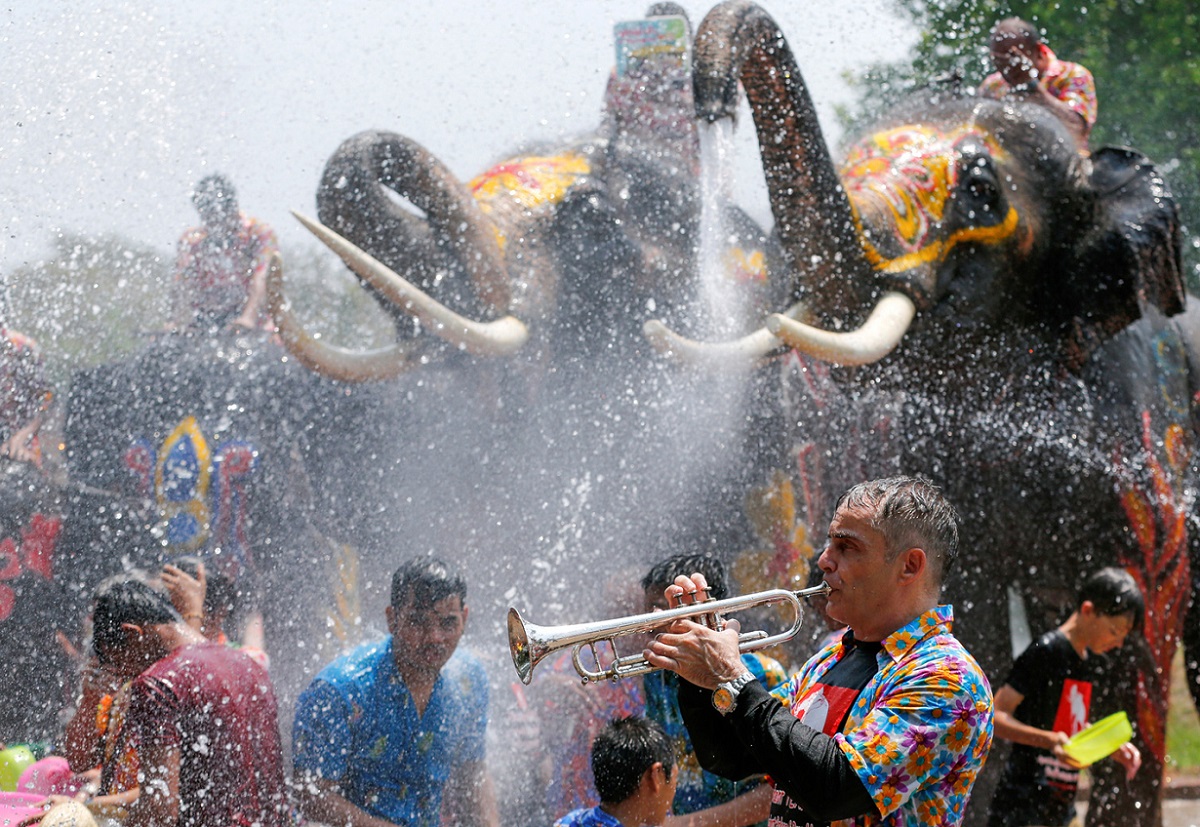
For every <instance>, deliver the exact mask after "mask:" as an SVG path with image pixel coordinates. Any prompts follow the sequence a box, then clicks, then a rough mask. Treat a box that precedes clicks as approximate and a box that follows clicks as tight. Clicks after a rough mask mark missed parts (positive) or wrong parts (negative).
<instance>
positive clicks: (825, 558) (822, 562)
mask: <svg viewBox="0 0 1200 827" xmlns="http://www.w3.org/2000/svg"><path fill="white" fill-rule="evenodd" d="M832 558H833V555H832V554H830V553H829V546H825V548H824V549H822V550H821V555H820V556H819V557H818V558H817V567H818V568H820V569H821V571H833V570H834V569H835V568H837V566H835V565H834V562H833V559H832Z"/></svg>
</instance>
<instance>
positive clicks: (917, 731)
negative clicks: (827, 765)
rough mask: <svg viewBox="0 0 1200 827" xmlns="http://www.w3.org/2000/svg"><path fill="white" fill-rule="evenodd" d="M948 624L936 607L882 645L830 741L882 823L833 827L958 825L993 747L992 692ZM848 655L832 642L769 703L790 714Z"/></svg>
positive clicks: (868, 818)
mask: <svg viewBox="0 0 1200 827" xmlns="http://www.w3.org/2000/svg"><path fill="white" fill-rule="evenodd" d="M953 619H954V617H953V610H952V609H951V608H950V607H949V606H938V607H937V608H935V609H931V610H930V611H928V612H926V613H925V614H923V615H921V616H920V617H919V618H917V619H916V620H914V621H912V622H911V623H909V624H908V625H907V626H904V627H902V628H900V629H898V630H896V631H895V632H893V633H892V634H891V635H889V636H888V637H887V638H885V639H884V641H883V648H882V650H881V651H880V653H879V672H878V673H877V674H876V675H875V677H874V678H872V679H871V681H870V682H868V683H867V685H866V686H865V687H864V688H863V690H862V692H861V693H860V694H859V696H858V699H857V701H855V703H854V705H853V706H852V708H851V710H850V714H849V717H848V718H847V720H846V724H845V726H844V728H843V730H842V732H839V733H837V734H836V735H835V736H834V738H835V740H836V741H837V744H838V746H839V747H840V748H841V750H842V753H843V754H844V755H845V756H846V758H847V759H848V760H849V761H850V764H851V766H852V767H853V768H854V771H855V772H856V773H857V774H858V777H859V778H860V779H861V780H862V782H863V786H865V787H866V789H867V791H868V792H869V793H870V795H871V797H872V798H873V799H874V801H875V804H876V806H877V807H878V808H879V812H880V813H882V817H880V816H877V815H874V814H869V815H864V816H859V817H857V818H854V819H847V820H845V821H839V822H834V824H839V825H852V824H853V825H862V827H866V826H867V825H876V824H884V825H899V824H905V825H956V824H959V823H961V821H962V818H963V811H964V809H965V807H966V805H967V800H968V797H969V795H970V792H971V787H972V786H973V785H974V783H975V776H976V775H977V774H978V772H979V770H980V768H982V766H983V762H984V759H985V758H986V757H987V753H988V750H989V749H990V747H991V744H992V690H991V687H990V686H989V685H988V682H987V678H986V677H985V676H984V674H983V671H982V670H981V669H980V668H979V665H978V664H977V663H976V662H975V659H974V658H973V657H971V655H970V653H968V652H967V650H966V649H964V648H963V646H962V644H961V643H959V642H958V640H957V639H956V638H955V637H954V636H953V634H951V631H950V627H951V624H952V623H953ZM845 652H846V649H845V647H844V646H843V643H842V640H840V639H839V640H837V641H834V642H833V643H832V644H830V645H829V646H827V647H826V648H825V649H823V650H822V651H821V652H819V653H818V654H817V655H816V656H814V657H813V658H812V659H810V660H809V661H808V663H806V664H805V666H804V668H803V669H802V670H801V671H800V672H799V673H797V674H796V675H795V676H794V677H793V678H792V680H791V682H790V683H789V684H788V685H787V687H786V688H783V689H782V690H777V691H776V692H775V693H774V694H775V695H776V697H778V698H780V700H781V701H783V703H784V704H785V705H790V704H791V702H792V701H794V700H796V699H798V698H800V697H802V696H803V695H804V692H805V689H806V688H807V687H808V686H809V685H810V684H811V683H814V682H816V681H818V680H820V678H821V677H822V676H823V675H825V674H826V673H827V672H828V671H829V670H830V669H831V668H832V667H833V666H834V664H836V663H837V662H838V661H839V660H841V658H842V657H843V655H844V654H845Z"/></svg>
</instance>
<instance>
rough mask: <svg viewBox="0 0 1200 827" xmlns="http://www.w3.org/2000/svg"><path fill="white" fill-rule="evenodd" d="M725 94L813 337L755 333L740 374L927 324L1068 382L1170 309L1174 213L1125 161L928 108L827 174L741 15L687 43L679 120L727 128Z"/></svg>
mask: <svg viewBox="0 0 1200 827" xmlns="http://www.w3.org/2000/svg"><path fill="white" fill-rule="evenodd" d="M739 82H740V83H741V84H742V85H743V86H744V88H745V90H746V95H747V97H748V98H749V101H750V104H751V108H752V111H753V115H754V121H755V126H756V128H757V130H758V134H759V143H760V149H761V154H762V161H763V167H764V172H765V174H766V181H767V187H768V190H769V192H770V199H771V205H772V211H773V213H774V216H775V219H776V233H777V234H778V236H779V239H780V241H781V244H782V246H783V249H784V252H785V255H786V258H787V260H788V263H789V265H790V267H791V275H790V282H791V283H790V285H789V287H790V289H791V291H792V292H793V293H794V294H795V295H796V296H797V297H798V298H800V299H801V300H802V301H803V303H804V306H805V310H806V311H807V314H808V318H809V319H810V320H811V321H812V322H813V323H814V326H812V327H809V326H806V325H804V324H802V323H800V322H797V321H794V320H793V319H791V318H788V316H787V315H776V316H772V317H770V318H768V319H767V320H766V323H765V328H766V329H767V330H769V331H770V332H771V333H772V334H774V335H775V336H776V337H778V339H769V338H766V337H763V336H762V335H761V334H760V336H759V338H758V340H757V341H758V343H759V344H760V345H761V346H760V347H759V349H758V350H757V351H756V352H755V354H754V355H755V356H763V355H766V354H767V353H769V352H770V351H771V349H772V348H773V347H776V346H778V345H779V344H780V342H781V341H782V342H783V343H786V344H787V345H789V346H791V347H795V348H796V349H798V350H800V351H802V352H806V353H809V354H811V355H813V356H815V357H817V358H820V359H825V360H828V361H830V362H833V363H836V364H842V365H856V364H866V363H871V362H878V361H879V360H880V359H882V358H883V357H884V356H886V355H887V354H889V353H891V352H892V350H893V349H895V348H896V347H897V345H899V344H900V342H901V340H902V339H903V337H904V335H905V333H906V332H907V330H908V327H909V325H910V324H911V323H912V319H913V316H914V314H916V313H918V312H920V313H922V314H923V315H924V316H925V317H926V318H925V319H924V320H923V321H922V322H921V323H920V324H919V325H918V327H917V328H915V329H914V331H915V330H918V329H929V328H930V327H931V326H932V325H934V324H935V320H937V319H944V320H949V323H950V324H952V325H953V329H954V330H955V332H956V333H957V334H959V335H960V336H961V335H962V334H964V333H968V332H970V331H971V330H973V329H986V330H987V331H989V332H990V333H994V331H996V330H997V329H1004V328H1009V329H1014V328H1022V327H1029V326H1033V327H1037V328H1039V329H1041V330H1044V331H1046V333H1044V334H1043V338H1047V339H1048V338H1051V337H1054V336H1056V335H1057V336H1059V337H1060V338H1061V339H1062V342H1061V344H1062V346H1063V347H1064V348H1068V349H1071V352H1070V353H1069V354H1068V356H1069V359H1070V361H1071V364H1073V365H1074V366H1075V367H1078V366H1079V365H1080V364H1082V360H1083V359H1084V358H1086V356H1087V354H1088V353H1090V352H1091V351H1092V350H1093V349H1094V347H1095V346H1096V345H1097V344H1098V343H1099V342H1100V341H1102V340H1104V339H1105V338H1108V337H1110V336H1111V335H1113V334H1114V333H1116V332H1117V331H1120V330H1122V329H1123V328H1125V327H1126V326H1127V325H1128V324H1129V323H1131V322H1132V321H1134V320H1136V319H1138V318H1139V317H1140V316H1141V306H1142V305H1143V304H1150V305H1153V306H1156V307H1158V308H1159V309H1160V310H1162V311H1163V312H1164V313H1166V314H1168V315H1170V314H1173V313H1177V312H1179V311H1180V310H1181V309H1182V307H1183V301H1184V296H1183V283H1182V277H1181V269H1180V260H1179V256H1178V252H1177V249H1175V248H1177V243H1178V240H1177V233H1178V221H1177V217H1176V214H1175V210H1174V206H1173V203H1172V202H1171V201H1170V199H1169V198H1167V197H1163V196H1164V195H1165V190H1164V188H1163V186H1162V183H1161V181H1160V180H1159V179H1158V178H1157V177H1156V176H1154V175H1153V173H1152V172H1151V171H1150V169H1149V164H1148V162H1146V161H1145V159H1144V158H1141V157H1140V156H1139V155H1138V154H1137V153H1134V152H1132V151H1128V150H1105V151H1101V152H1098V153H1095V154H1094V155H1093V156H1092V157H1090V158H1089V157H1086V156H1082V155H1080V154H1079V153H1078V152H1077V151H1076V149H1075V144H1074V143H1073V141H1072V140H1071V139H1070V136H1069V135H1068V134H1067V133H1066V132H1065V131H1064V130H1063V129H1061V128H1060V127H1059V125H1057V124H1055V123H1054V121H1053V119H1052V118H1050V117H1047V113H1046V112H1045V111H1044V110H1041V109H1040V108H1038V107H1035V106H1028V105H1025V106H1014V105H1006V104H1001V103H998V102H994V101H990V100H983V99H980V98H976V97H974V96H970V95H965V96H956V95H951V94H939V93H936V92H930V93H928V94H923V95H918V96H917V97H916V99H914V100H913V101H912V102H911V103H910V104H909V105H908V106H902V107H900V108H898V109H897V111H894V112H893V113H892V114H891V116H890V118H889V119H888V120H886V121H884V122H882V123H880V124H877V125H876V127H875V128H874V129H873V130H872V131H871V132H870V133H868V134H866V135H864V136H863V137H862V138H861V139H860V140H859V141H858V142H857V143H856V144H854V145H853V147H852V148H851V149H850V151H849V153H848V155H847V157H846V158H845V160H844V161H843V163H842V164H841V166H840V168H839V167H837V166H835V165H834V163H833V161H832V158H831V156H830V153H829V151H828V149H827V147H826V144H825V141H824V138H823V137H822V134H821V130H820V127H819V125H818V123H817V119H816V114H815V110H814V108H813V105H812V101H811V99H810V97H809V95H808V92H807V89H806V87H805V85H804V81H803V78H802V77H801V75H800V73H799V70H798V69H797V67H796V66H795V62H794V59H793V58H792V56H791V52H790V51H789V49H788V46H787V42H786V40H784V38H783V36H782V34H781V33H780V30H779V29H778V26H777V25H776V24H775V23H774V21H772V20H771V18H770V17H769V16H768V15H767V14H766V13H765V12H764V11H763V10H762V9H760V8H758V7H757V6H755V5H753V4H752V3H748V2H730V3H725V4H723V5H721V6H719V7H717V8H716V9H714V10H713V12H712V13H711V14H710V15H709V16H708V17H707V18H706V19H705V21H704V23H703V24H702V26H701V29H700V31H699V33H698V35H697V48H696V61H695V87H696V108H697V113H698V114H699V115H700V116H701V117H704V118H708V119H711V120H718V119H721V118H731V117H733V115H734V113H735V111H736V109H735V106H736V90H737V88H738V85H739ZM1162 249H1166V250H1167V251H1168V252H1167V254H1162V255H1154V254H1147V252H1146V251H1147V250H1150V251H1156V250H1162ZM1172 250H1174V252H1172ZM788 315H795V314H794V313H793V314H788ZM864 320H867V323H866V324H864V325H863V326H862V327H858V325H860V324H862V323H863V322H864ZM851 328H857V329H854V330H853V332H845V331H847V330H848V329H851ZM1067 329H1069V330H1067ZM1064 330H1066V331H1067V332H1066V333H1065V334H1064ZM650 332H651V333H652V335H656V336H659V337H663V333H664V331H662V329H661V328H658V327H652V328H651V331H650ZM667 335H668V336H669V334H667ZM661 341H662V342H663V344H664V346H667V347H670V346H676V347H677V349H679V350H680V351H681V352H683V353H688V352H691V353H692V355H694V356H696V357H698V358H703V354H701V353H700V351H698V350H691V351H689V343H687V342H682V341H679V340H674V341H673V343H672V342H668V341H667V340H666V338H665V337H663V338H661ZM730 352H733V353H737V352H738V351H737V350H735V349H732V348H731V349H730Z"/></svg>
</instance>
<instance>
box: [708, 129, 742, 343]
mask: <svg viewBox="0 0 1200 827" xmlns="http://www.w3.org/2000/svg"><path fill="white" fill-rule="evenodd" d="M699 131H700V197H701V211H700V239H699V256H698V264H699V279H700V280H699V290H698V291H697V303H698V307H697V310H698V311H699V312H698V313H697V316H698V318H701V319H704V320H705V323H706V325H707V328H708V329H707V330H705V331H704V333H705V334H707V335H710V336H716V337H729V336H734V335H737V334H738V333H739V332H741V331H740V327H741V323H742V321H743V317H744V315H745V314H744V308H743V306H742V305H743V302H742V296H741V295H740V292H739V291H738V290H737V289H736V287H737V285H736V283H735V282H734V281H733V280H732V279H731V278H730V277H729V266H728V262H727V260H726V255H727V254H726V250H727V247H728V245H729V243H730V242H729V235H730V233H729V227H728V225H727V223H726V219H725V212H726V208H727V207H728V205H729V203H730V202H731V200H732V195H731V194H732V192H733V154H734V153H733V150H734V147H733V122H732V120H730V119H729V118H722V119H721V120H719V121H716V122H714V123H702V124H700V127H699Z"/></svg>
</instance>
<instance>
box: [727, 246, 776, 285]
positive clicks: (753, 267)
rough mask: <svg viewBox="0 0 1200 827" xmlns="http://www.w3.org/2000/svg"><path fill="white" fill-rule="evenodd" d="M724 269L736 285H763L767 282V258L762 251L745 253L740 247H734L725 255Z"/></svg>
mask: <svg viewBox="0 0 1200 827" xmlns="http://www.w3.org/2000/svg"><path fill="white" fill-rule="evenodd" d="M725 268H726V272H728V273H729V277H730V279H731V280H732V281H734V282H735V283H737V284H749V283H755V284H765V283H766V281H767V257H766V256H765V255H764V254H763V251H762V250H751V251H749V252H746V251H745V250H743V249H742V248H741V247H734V248H732V249H730V250H729V251H728V252H727V253H726V254H725Z"/></svg>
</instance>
